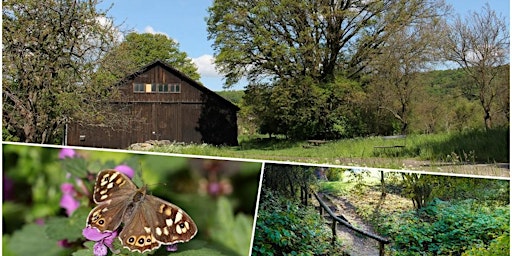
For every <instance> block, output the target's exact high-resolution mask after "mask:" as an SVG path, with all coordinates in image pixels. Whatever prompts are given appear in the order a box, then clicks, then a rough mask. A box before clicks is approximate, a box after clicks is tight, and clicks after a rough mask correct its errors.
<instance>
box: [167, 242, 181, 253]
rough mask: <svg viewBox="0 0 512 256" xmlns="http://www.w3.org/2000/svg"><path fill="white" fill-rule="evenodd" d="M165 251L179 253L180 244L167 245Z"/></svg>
mask: <svg viewBox="0 0 512 256" xmlns="http://www.w3.org/2000/svg"><path fill="white" fill-rule="evenodd" d="M165 249H166V250H167V251H168V252H176V251H178V244H171V245H167V246H166V248H165Z"/></svg>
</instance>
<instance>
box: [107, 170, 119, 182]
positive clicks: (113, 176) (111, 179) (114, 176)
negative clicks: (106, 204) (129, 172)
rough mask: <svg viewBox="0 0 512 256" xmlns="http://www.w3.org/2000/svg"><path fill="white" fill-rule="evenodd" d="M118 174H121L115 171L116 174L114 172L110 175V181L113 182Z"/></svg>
mask: <svg viewBox="0 0 512 256" xmlns="http://www.w3.org/2000/svg"><path fill="white" fill-rule="evenodd" d="M117 176H119V173H117V172H114V174H112V177H110V179H108V181H109V182H112V181H113V180H114V179H115V178H116V177H117Z"/></svg>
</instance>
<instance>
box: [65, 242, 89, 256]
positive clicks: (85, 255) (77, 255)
mask: <svg viewBox="0 0 512 256" xmlns="http://www.w3.org/2000/svg"><path fill="white" fill-rule="evenodd" d="M94 243H95V242H93V241H87V242H85V243H84V246H85V247H86V248H87V249H82V250H78V251H76V252H73V254H71V255H73V256H91V255H94V251H93V246H94Z"/></svg>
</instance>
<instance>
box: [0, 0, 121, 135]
mask: <svg viewBox="0 0 512 256" xmlns="http://www.w3.org/2000/svg"><path fill="white" fill-rule="evenodd" d="M2 4H3V6H2V18H3V24H2V33H3V36H2V48H3V52H2V53H3V55H2V61H3V63H2V64H3V65H2V95H3V101H2V103H3V116H2V121H3V126H2V128H3V136H4V138H5V137H7V138H8V139H11V140H19V141H24V142H33V143H57V142H58V141H59V139H60V136H61V134H62V132H63V131H64V127H65V124H66V123H68V122H69V121H70V120H73V119H74V118H75V117H77V116H80V117H81V118H84V117H88V118H94V119H96V120H103V121H105V120H108V121H121V120H119V119H118V118H117V117H116V115H115V114H112V113H113V112H110V111H108V108H107V107H102V105H104V104H105V103H106V102H107V99H109V98H112V97H115V96H116V92H115V91H114V90H112V89H111V88H110V86H111V85H112V83H113V81H115V79H116V78H115V76H109V75H104V76H99V77H102V79H98V80H97V79H95V75H94V74H95V72H96V71H97V70H98V67H99V66H101V65H102V63H101V62H102V61H103V57H104V56H105V54H106V52H108V51H109V50H110V49H112V47H114V46H115V44H116V42H117V38H118V35H119V31H118V29H117V28H116V27H115V26H114V25H113V23H112V22H110V19H109V18H108V16H107V11H105V10H99V9H97V7H96V6H97V4H98V2H97V1H84V0H78V1H77V0H50V1H36V0H22V1H11V0H7V1H3V2H2ZM108 65H109V66H110V67H114V66H115V65H116V63H109V64H108ZM123 68H124V67H123V66H121V65H120V66H116V67H115V68H111V70H112V69H116V70H123ZM6 135H7V136H6Z"/></svg>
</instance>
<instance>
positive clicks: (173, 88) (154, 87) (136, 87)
mask: <svg viewBox="0 0 512 256" xmlns="http://www.w3.org/2000/svg"><path fill="white" fill-rule="evenodd" d="M133 91H134V92H147V93H155V92H156V93H180V92H181V88H180V84H157V83H155V84H140V83H134V84H133Z"/></svg>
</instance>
